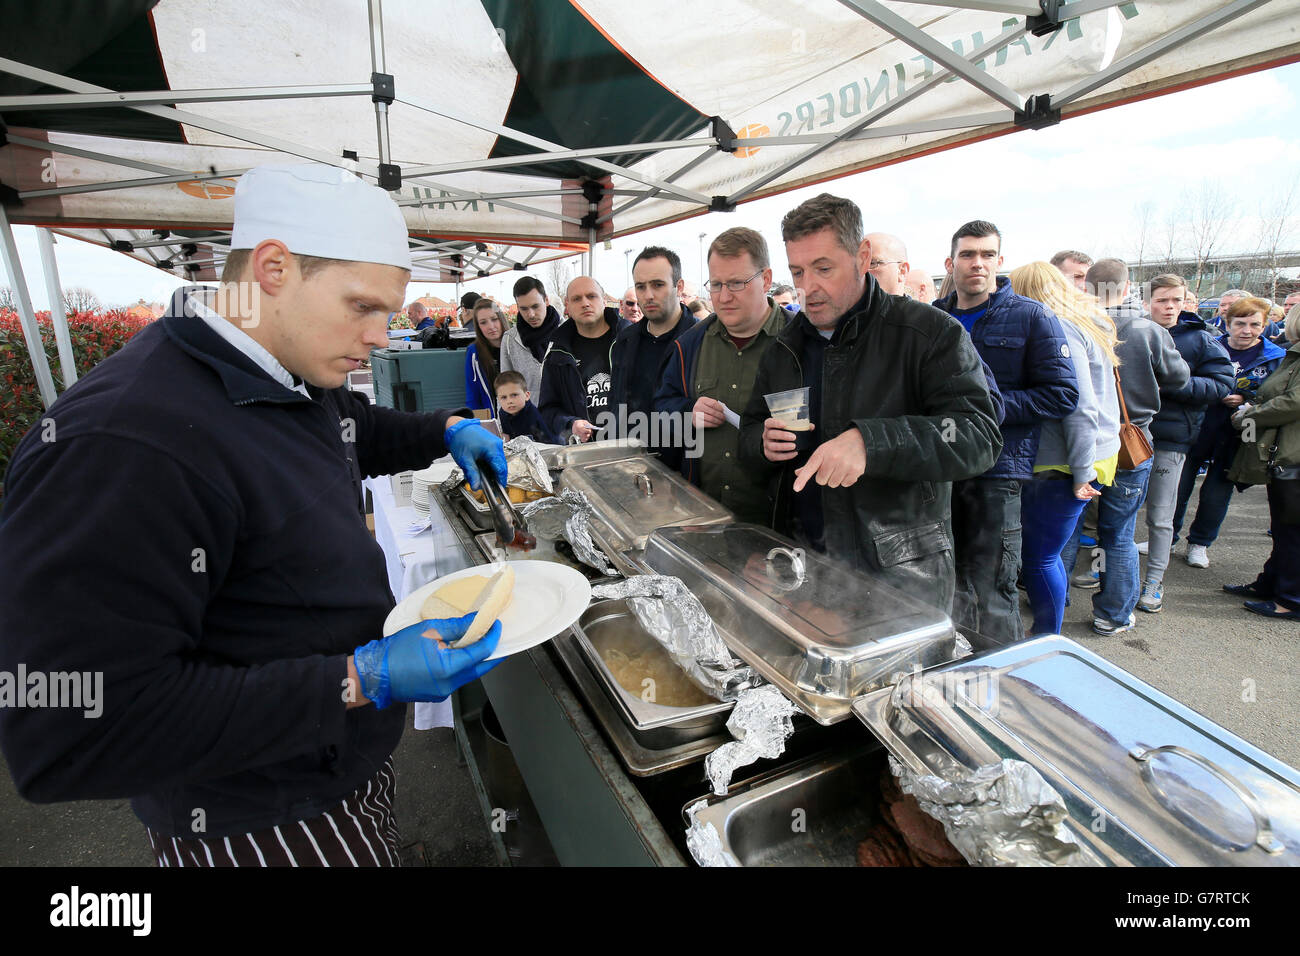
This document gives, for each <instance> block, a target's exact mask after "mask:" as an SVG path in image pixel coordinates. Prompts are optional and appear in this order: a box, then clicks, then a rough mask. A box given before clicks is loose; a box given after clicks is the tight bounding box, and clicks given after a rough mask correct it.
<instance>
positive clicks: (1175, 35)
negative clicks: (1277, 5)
mask: <svg viewBox="0 0 1300 956" xmlns="http://www.w3.org/2000/svg"><path fill="white" fill-rule="evenodd" d="M1266 3H1268V0H1237V2H1236V3H1233V4H1230V5H1228V6H1226V7H1224V8H1223V9H1222V10H1216V11H1214V12H1213V13H1211V14H1208V15H1206V16H1204V17H1201V19H1199V20H1197V21H1195V22H1194V23H1189V24H1187V25H1186V26H1184V27H1180V28H1179V29H1177V30H1174V31H1173V32H1172V33H1166V34H1165V35H1164V36H1162V37H1161V38H1160V39H1159V40H1157V41H1155V42H1154V43H1150V44H1148V45H1147V46H1144V47H1143V48H1142V49H1140V50H1138V51H1136V52H1134V53H1130V54H1129V55H1128V56H1126V57H1124V59H1122V60H1119V61H1117V62H1115V63H1112V64H1111V65H1110V67H1109V68H1108V69H1105V70H1102V71H1100V72H1099V73H1097V74H1095V75H1094V76H1090V77H1088V78H1087V79H1086V80H1081V81H1080V82H1078V83H1076V84H1074V86H1072V87H1070V88H1069V89H1068V90H1065V91H1064V92H1063V93H1061V94H1060V95H1059V96H1053V97H1052V106H1053V107H1056V108H1060V107H1063V106H1069V105H1070V104H1071V103H1073V102H1074V101H1075V100H1077V99H1080V98H1082V97H1084V96H1087V95H1088V94H1089V93H1091V92H1092V91H1093V90H1095V89H1098V88H1100V87H1103V86H1105V85H1106V84H1107V83H1109V82H1110V81H1111V80H1113V79H1115V78H1116V77H1119V76H1123V75H1124V74H1125V73H1128V72H1130V71H1132V70H1136V69H1138V68H1139V67H1142V66H1146V65H1147V64H1148V63H1150V62H1151V61H1152V60H1154V59H1156V58H1157V57H1159V56H1161V55H1163V54H1164V53H1166V52H1167V51H1169V50H1172V49H1174V48H1175V47H1180V46H1182V45H1183V44H1185V43H1190V42H1191V41H1192V40H1195V39H1196V38H1197V37H1200V36H1203V35H1205V34H1206V33H1209V32H1210V31H1211V30H1213V29H1214V28H1215V27H1218V26H1221V25H1223V24H1224V23H1228V22H1229V21H1232V20H1235V19H1237V17H1239V16H1241V15H1242V14H1245V13H1249V12H1250V11H1252V10H1254V9H1255V8H1256V7H1262V6H1263V5H1264V4H1266Z"/></svg>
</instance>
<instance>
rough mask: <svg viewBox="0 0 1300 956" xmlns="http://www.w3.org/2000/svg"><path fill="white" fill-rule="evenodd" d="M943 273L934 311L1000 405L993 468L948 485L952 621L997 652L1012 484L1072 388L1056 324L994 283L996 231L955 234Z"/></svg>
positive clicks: (974, 225)
mask: <svg viewBox="0 0 1300 956" xmlns="http://www.w3.org/2000/svg"><path fill="white" fill-rule="evenodd" d="M945 267H946V268H947V270H948V272H949V273H951V275H952V279H953V290H954V291H953V292H952V294H951V295H949V296H947V297H946V298H944V299H940V300H939V301H937V302H935V303H934V304H935V305H936V306H937V307H939V308H940V309H943V310H944V311H945V312H947V313H948V314H949V315H951V316H952V317H953V318H955V319H956V320H957V321H959V322H960V323H961V324H962V325H963V326H965V328H966V331H967V332H968V333H970V337H971V341H972V342H974V343H975V350H976V351H977V352H979V354H980V357H981V358H982V359H984V361H985V363H987V365H988V366H989V367H990V368H991V369H992V370H993V375H994V377H995V378H996V380H997V385H998V389H999V390H1000V391H1001V392H1002V398H1003V401H1004V403H1005V406H1006V415H1005V417H1004V418H1003V421H1002V454H1001V455H1000V456H999V457H998V460H997V462H996V463H995V464H994V465H993V467H992V468H990V469H989V470H988V471H986V472H985V473H984V474H982V475H980V476H978V477H976V478H968V479H966V480H964V481H958V482H954V483H953V487H952V524H953V544H954V546H955V548H956V554H955V558H956V564H957V592H956V595H955V596H954V598H953V608H952V616H953V620H954V622H955V623H956V624H957V627H958V629H959V630H960V631H961V632H962V633H964V634H965V635H966V636H967V638H968V639H969V640H970V641H971V644H972V646H975V647H979V648H990V647H998V646H1001V645H1004V644H1012V643H1015V642H1016V641H1020V640H1023V639H1024V625H1023V624H1022V622H1021V619H1020V595H1019V593H1018V592H1017V590H1016V573H1017V570H1018V568H1019V566H1020V485H1021V482H1023V481H1027V480H1029V479H1030V478H1032V477H1033V472H1034V458H1035V457H1036V456H1037V454H1038V435H1039V432H1040V430H1041V428H1042V423H1043V422H1044V421H1049V420H1053V419H1060V418H1064V417H1065V416H1066V415H1068V414H1070V412H1072V411H1074V409H1075V407H1076V406H1077V405H1078V404H1079V383H1078V379H1077V378H1076V377H1075V374H1074V365H1073V363H1072V362H1071V361H1070V349H1069V346H1068V345H1067V344H1066V341H1065V332H1064V331H1063V330H1062V329H1061V323H1060V320H1058V319H1057V318H1056V316H1054V315H1053V314H1052V313H1051V312H1050V311H1049V310H1048V309H1047V307H1046V306H1044V305H1043V304H1042V303H1041V302H1035V301H1034V300H1032V299H1026V298H1025V297H1024V296H1019V295H1016V294H1015V293H1014V292H1013V291H1011V285H1010V283H1009V282H1008V281H1007V280H1006V279H999V278H998V270H999V269H1000V268H1001V267H1002V234H1001V233H1000V232H998V229H997V227H996V226H995V225H993V223H991V222H984V221H982V220H976V221H974V222H968V223H966V225H964V226H962V227H961V228H960V229H958V230H957V232H956V233H955V234H954V235H953V237H952V248H951V252H950V255H949V258H948V261H947V262H946V263H945Z"/></svg>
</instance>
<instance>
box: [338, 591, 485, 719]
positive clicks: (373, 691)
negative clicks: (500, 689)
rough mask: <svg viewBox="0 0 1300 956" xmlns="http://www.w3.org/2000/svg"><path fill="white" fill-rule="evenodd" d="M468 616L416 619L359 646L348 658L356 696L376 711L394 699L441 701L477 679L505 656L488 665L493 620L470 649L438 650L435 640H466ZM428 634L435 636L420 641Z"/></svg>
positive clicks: (470, 621)
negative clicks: (358, 685)
mask: <svg viewBox="0 0 1300 956" xmlns="http://www.w3.org/2000/svg"><path fill="white" fill-rule="evenodd" d="M473 620H474V615H473V614H466V615H465V616H464V617H453V618H447V619H446V620H436V621H420V622H419V623H417V624H412V625H411V626H410V627H404V628H402V630H400V631H398V632H397V633H396V634H390V635H389V636H388V637H385V638H381V639H380V640H377V641H371V642H370V643H369V644H366V645H365V646H363V647H358V648H357V649H356V650H355V651H354V652H353V655H352V659H353V663H354V664H355V665H356V668H357V676H358V677H360V678H361V693H362V694H364V695H365V696H366V697H368V698H369V699H370V700H372V701H374V704H375V706H376V707H378V708H379V709H380V710H382V709H383V708H385V707H387V706H388V705H389V704H390V703H391V702H393V701H395V700H397V701H412V700H419V701H434V702H436V701H440V700H446V699H447V697H448V696H449V695H450V694H451V692H452V691H454V690H455V689H456V688H457V687H459V686H460V685H461V684H468V683H469V682H470V681H472V680H478V679H479V678H480V677H482V676H483V675H484V674H486V673H487V672H488V671H490V670H491V669H492V668H494V667H496V666H497V665H498V664H500V663H501V661H502V660H505V658H501V659H500V660H495V661H489V660H487V658H488V657H489V656H490V655H491V654H492V652H493V651H494V650H496V647H497V642H498V641H499V640H501V622H500V621H496V622H494V623H493V625H492V629H491V630H489V631H488V632H487V633H486V634H485V635H483V638H482V639H481V640H479V641H477V642H476V643H474V644H471V645H470V646H469V647H461V648H457V647H440V646H439V645H438V642H437V641H436V640H435V639H434V637H440V638H441V639H442V640H443V642H445V643H451V642H453V641H458V640H460V639H461V638H462V637H464V636H465V632H466V631H467V630H469V626H470V624H471V623H472V622H473ZM426 632H430V633H432V634H433V635H434V637H425V636H424V635H425V633H426Z"/></svg>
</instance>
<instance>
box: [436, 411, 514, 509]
mask: <svg viewBox="0 0 1300 956" xmlns="http://www.w3.org/2000/svg"><path fill="white" fill-rule="evenodd" d="M447 448H448V449H449V450H450V451H451V457H452V458H454V459H455V460H456V464H458V465H460V470H461V471H463V472H465V478H466V480H467V481H469V486H470V487H471V488H473V489H474V490H475V491H478V490H479V462H487V464H488V466H489V467H490V468H491V469H492V471H494V472H496V477H497V481H498V483H499V484H501V485H502V486H504V485H505V483H506V478H507V475H506V449H505V446H504V445H503V444H501V439H500V438H498V437H497V436H496V435H493V434H492V433H491V432H490V431H488V430H487V429H486V428H484V427H483V426H482V425H480V424H479V423H478V419H476V418H466V419H463V420H461V421H458V422H457V423H456V424H455V425H452V426H451V427H450V428H448V429H447Z"/></svg>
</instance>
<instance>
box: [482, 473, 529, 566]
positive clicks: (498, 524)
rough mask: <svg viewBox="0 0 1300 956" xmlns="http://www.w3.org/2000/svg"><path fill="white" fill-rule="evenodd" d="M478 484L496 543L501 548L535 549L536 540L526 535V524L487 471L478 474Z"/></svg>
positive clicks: (503, 490)
mask: <svg viewBox="0 0 1300 956" xmlns="http://www.w3.org/2000/svg"><path fill="white" fill-rule="evenodd" d="M479 484H480V485H481V486H482V488H483V497H484V498H486V499H487V504H488V512H489V513H490V514H491V515H492V524H493V525H494V526H495V528H496V532H497V543H498V544H500V545H501V547H503V548H519V549H521V550H524V551H531V550H533V548H535V547H537V539H536V538H534V537H533V536H532V535H531V534H529V533H528V524H527V522H525V521H524V519H523V517H522V516H521V515H520V514H519V513H518V512H516V511H515V509H514V507H513V506H511V504H510V496H509V495H508V494H507V493H506V491H505V489H504V488H502V487H501V485H499V484H498V483H497V482H496V480H495V479H492V478H489V477H488V471H487V469H484V470H483V471H481V472H480V477H479Z"/></svg>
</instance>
